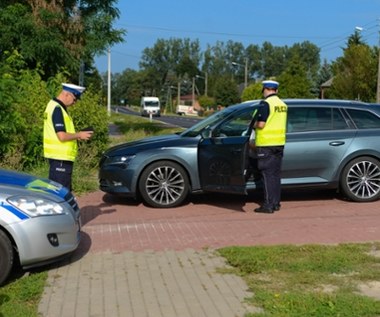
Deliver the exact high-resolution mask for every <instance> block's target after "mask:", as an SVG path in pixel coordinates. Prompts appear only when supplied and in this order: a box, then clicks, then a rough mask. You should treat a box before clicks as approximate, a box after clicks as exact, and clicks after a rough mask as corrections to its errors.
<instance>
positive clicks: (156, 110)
mask: <svg viewBox="0 0 380 317" xmlns="http://www.w3.org/2000/svg"><path fill="white" fill-rule="evenodd" d="M160 107H161V105H160V99H158V97H141V104H140V113H141V115H142V116H150V115H152V116H156V117H159V116H160V115H161V110H160Z"/></svg>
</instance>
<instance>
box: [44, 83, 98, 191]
mask: <svg viewBox="0 0 380 317" xmlns="http://www.w3.org/2000/svg"><path fill="white" fill-rule="evenodd" d="M84 90H85V87H81V86H77V85H74V84H66V83H64V84H62V90H61V92H60V93H59V95H58V96H57V97H56V98H54V99H52V100H50V101H49V103H48V105H47V107H46V109H45V113H44V157H46V158H47V159H49V166H50V167H49V179H51V180H53V181H56V182H58V183H60V184H62V185H63V186H65V187H67V188H68V189H69V190H72V184H71V176H72V172H73V165H74V161H75V158H76V156H77V140H88V139H90V138H91V136H92V134H93V131H79V132H75V127H74V123H73V120H72V118H71V117H70V115H69V114H68V112H67V108H68V107H70V106H72V105H73V104H75V102H76V101H77V100H78V99H80V97H81V95H82V93H83V91H84Z"/></svg>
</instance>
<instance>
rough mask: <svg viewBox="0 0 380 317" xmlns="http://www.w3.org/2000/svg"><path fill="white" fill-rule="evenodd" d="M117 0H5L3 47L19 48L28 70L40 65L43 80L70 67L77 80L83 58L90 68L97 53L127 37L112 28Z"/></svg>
mask: <svg viewBox="0 0 380 317" xmlns="http://www.w3.org/2000/svg"><path fill="white" fill-rule="evenodd" d="M115 2H116V0H102V1H100V0H82V1H75V0H71V1H44V0H25V1H5V2H2V3H1V10H0V28H1V33H0V51H1V52H6V51H9V52H12V51H14V50H17V51H18V52H19V53H20V54H21V56H23V58H24V60H25V62H26V66H27V67H28V68H29V69H36V68H37V67H38V68H39V69H42V73H41V75H42V78H43V79H47V78H49V77H53V76H54V75H55V74H56V73H58V72H60V71H62V70H66V71H68V73H69V74H70V76H71V77H72V78H73V80H74V79H75V81H76V80H77V78H78V77H79V66H80V64H81V62H82V61H83V62H85V63H86V64H87V66H88V69H90V67H91V65H92V64H93V58H94V56H95V55H97V54H99V53H102V52H104V51H105V49H106V48H108V47H109V46H110V45H112V44H115V43H119V42H121V41H122V40H123V39H122V35H123V34H124V33H125V31H124V30H116V29H113V28H112V22H113V21H114V20H115V19H116V18H118V17H119V11H118V10H117V9H116V8H114V7H113V5H114V4H115ZM1 61H3V57H0V62H1Z"/></svg>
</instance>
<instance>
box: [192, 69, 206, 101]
mask: <svg viewBox="0 0 380 317" xmlns="http://www.w3.org/2000/svg"><path fill="white" fill-rule="evenodd" d="M195 78H202V79H204V80H205V96H207V73H205V77H203V76H200V75H195Z"/></svg>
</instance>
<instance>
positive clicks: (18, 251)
mask: <svg viewBox="0 0 380 317" xmlns="http://www.w3.org/2000/svg"><path fill="white" fill-rule="evenodd" d="M80 227H81V224H80V209H79V207H78V204H77V202H76V199H75V197H74V196H73V195H72V193H71V192H70V191H69V190H68V189H67V188H65V187H63V186H62V185H60V184H58V183H55V182H53V181H50V180H48V179H44V178H38V177H35V176H32V175H29V174H25V173H18V172H15V171H10V170H4V169H0V285H1V284H2V283H3V282H5V281H6V279H7V278H8V276H9V274H10V272H11V270H12V268H13V266H14V264H15V263H19V264H20V265H21V267H23V268H24V269H27V268H31V267H34V266H39V265H44V264H47V263H50V262H53V261H56V260H58V259H59V258H61V257H62V256H65V255H67V254H69V253H71V252H72V251H74V250H75V249H76V248H77V247H78V245H79V242H80ZM0 315H1V314H0Z"/></svg>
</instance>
